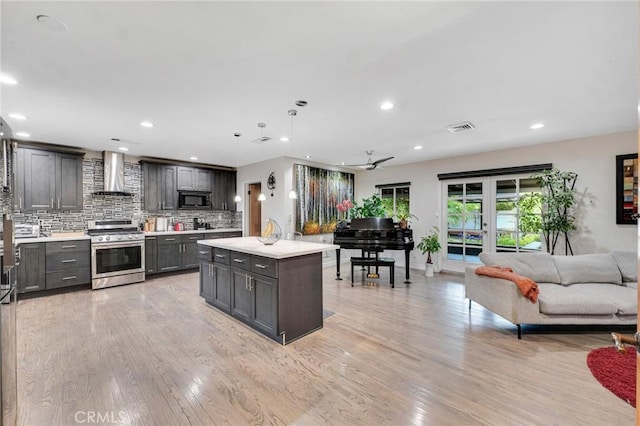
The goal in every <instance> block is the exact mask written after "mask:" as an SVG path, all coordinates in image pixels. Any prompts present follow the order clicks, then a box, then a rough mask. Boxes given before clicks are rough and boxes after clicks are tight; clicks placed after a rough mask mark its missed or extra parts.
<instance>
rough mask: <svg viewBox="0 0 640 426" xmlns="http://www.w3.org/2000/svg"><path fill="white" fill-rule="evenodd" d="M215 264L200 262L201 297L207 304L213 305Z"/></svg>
mask: <svg viewBox="0 0 640 426" xmlns="http://www.w3.org/2000/svg"><path fill="white" fill-rule="evenodd" d="M213 277H214V272H213V262H210V261H206V260H201V261H200V296H202V297H204V300H205V301H206V302H207V303H213V280H214V278H213Z"/></svg>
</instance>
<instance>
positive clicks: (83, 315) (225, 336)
mask: <svg viewBox="0 0 640 426" xmlns="http://www.w3.org/2000/svg"><path fill="white" fill-rule="evenodd" d="M400 269H401V271H399V272H398V276H397V277H396V288H395V289H390V288H389V286H388V284H386V283H385V281H386V280H384V276H385V275H384V273H383V274H382V275H383V279H381V280H379V281H380V282H377V281H378V280H370V281H369V282H368V283H366V284H365V285H364V286H360V285H358V284H357V285H356V286H355V287H354V288H351V285H350V282H349V277H348V274H347V276H346V277H345V280H344V281H339V282H338V281H335V280H334V277H335V271H334V268H328V269H325V271H324V307H325V309H328V310H331V311H333V312H335V314H334V315H332V316H330V317H328V318H327V319H325V321H324V328H323V329H322V330H320V331H317V332H315V333H313V334H311V335H309V336H306V337H304V338H302V339H300V340H298V341H296V342H293V343H291V344H289V345H287V346H286V347H282V346H280V345H278V344H276V343H275V342H273V341H271V340H269V339H267V338H266V337H263V336H262V335H260V334H258V333H256V332H254V331H253V330H251V329H250V328H248V327H246V326H244V325H242V324H241V323H239V322H238V321H236V320H234V319H231V318H230V317H228V316H227V315H225V314H223V313H221V312H219V311H217V310H216V309H213V308H211V307H209V306H208V305H206V304H205V303H204V301H203V299H201V298H200V297H199V296H198V275H197V273H189V274H184V275H173V276H169V277H162V278H152V279H149V280H147V281H146V282H145V283H141V284H133V285H128V286H122V287H114V288H109V289H103V290H98V291H91V290H82V291H78V292H73V293H66V294H58V295H53V296H47V297H41V298H35V299H28V300H22V301H19V304H18V313H17V325H18V337H17V345H18V424H21V425H36V426H37V425H68V424H76V423H77V422H82V423H84V424H88V423H89V422H88V417H87V416H88V415H91V413H94V414H93V415H94V416H96V417H93V419H94V420H103V423H102V424H105V423H106V422H104V420H109V421H113V422H116V423H117V422H120V421H124V422H125V423H131V424H143V425H189V424H193V425H212V424H231V425H242V424H299V425H327V424H335V425H349V424H352V425H373V424H390V425H405V424H424V425H449V424H450V425H476V424H478V425H489V424H490V425H551V424H558V425H587V424H593V425H617V426H621V425H631V424H633V423H634V409H633V407H631V406H630V405H628V404H627V403H625V402H624V401H622V400H620V399H618V398H617V397H616V396H614V395H613V394H611V393H609V392H608V391H607V390H606V389H604V388H603V387H602V386H601V385H600V384H599V383H598V382H597V381H596V380H595V379H594V378H593V377H592V375H591V373H590V371H589V369H588V367H587V365H586V356H587V353H588V352H589V350H591V349H593V348H597V347H602V346H610V345H611V342H610V341H609V337H608V333H607V332H606V330H604V329H601V330H596V331H593V330H587V331H585V330H584V329H580V330H573V329H569V330H562V329H560V330H558V329H550V330H542V332H541V331H540V330H536V333H538V334H527V331H528V330H527V329H526V328H525V330H524V331H525V335H524V339H523V340H520V341H519V340H517V338H516V336H515V327H514V326H513V325H511V324H510V323H508V322H506V321H504V320H502V319H500V318H499V317H497V316H495V315H494V314H492V313H491V312H489V311H487V310H485V309H483V308H482V307H481V306H479V305H476V304H474V305H473V307H472V310H471V312H470V311H469V310H468V308H467V306H468V301H467V300H466V299H464V284H463V277H461V276H455V275H440V276H437V277H436V278H432V279H426V278H424V277H423V275H422V274H423V272H422V271H412V279H413V283H412V284H409V285H405V284H403V279H402V274H403V273H404V270H403V269H402V268H400ZM97 416H102V417H97Z"/></svg>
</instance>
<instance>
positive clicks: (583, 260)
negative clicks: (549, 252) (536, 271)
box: [553, 253, 622, 285]
mask: <svg viewBox="0 0 640 426" xmlns="http://www.w3.org/2000/svg"><path fill="white" fill-rule="evenodd" d="M553 260H554V261H555V264H556V267H557V268H558V273H559V274H560V278H561V284H562V285H569V284H578V283H611V284H618V285H622V275H621V274H620V270H619V269H618V265H617V264H616V262H615V261H614V260H613V257H611V255H610V254H609V253H597V254H581V255H578V256H553Z"/></svg>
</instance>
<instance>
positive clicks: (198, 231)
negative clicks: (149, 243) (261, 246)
mask: <svg viewBox="0 0 640 426" xmlns="http://www.w3.org/2000/svg"><path fill="white" fill-rule="evenodd" d="M217 232H242V229H238V228H217V229H195V230H189V231H147V232H145V233H144V235H148V236H154V235H175V234H215V233H217Z"/></svg>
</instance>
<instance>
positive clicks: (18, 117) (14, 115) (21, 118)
mask: <svg viewBox="0 0 640 426" xmlns="http://www.w3.org/2000/svg"><path fill="white" fill-rule="evenodd" d="M9 117H11V118H15V119H16V120H26V119H27V117H26V116H24V115H22V114H17V113H13V114H9Z"/></svg>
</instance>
